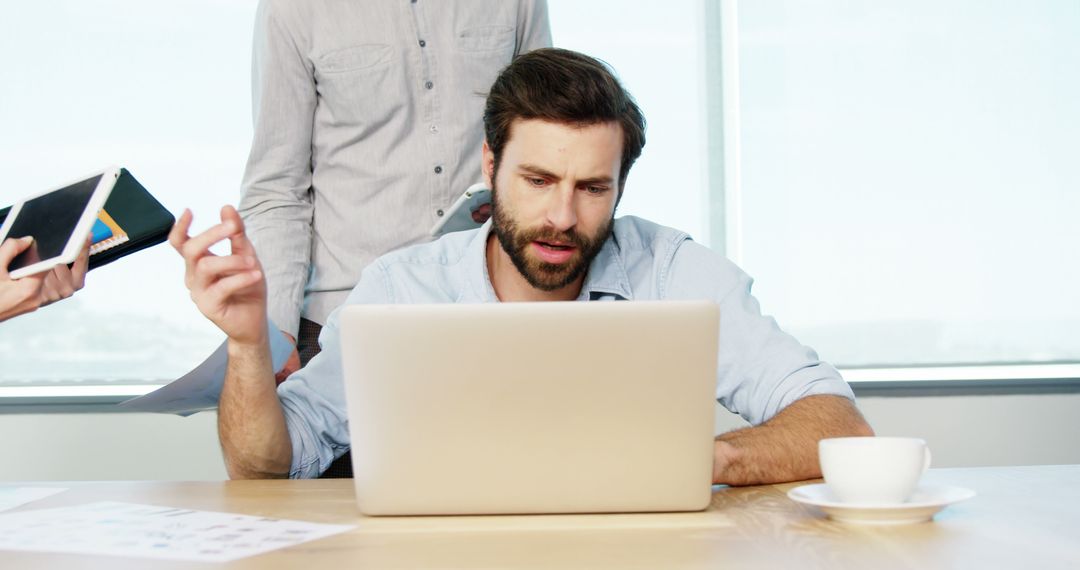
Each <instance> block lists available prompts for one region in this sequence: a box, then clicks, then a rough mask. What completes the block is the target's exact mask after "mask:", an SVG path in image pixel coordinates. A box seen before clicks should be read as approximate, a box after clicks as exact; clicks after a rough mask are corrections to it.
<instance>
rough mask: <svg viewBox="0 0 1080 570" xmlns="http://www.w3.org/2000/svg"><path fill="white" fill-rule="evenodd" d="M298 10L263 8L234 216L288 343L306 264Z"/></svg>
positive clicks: (307, 120) (309, 82)
mask: <svg viewBox="0 0 1080 570" xmlns="http://www.w3.org/2000/svg"><path fill="white" fill-rule="evenodd" d="M300 4H303V3H299V2H292V3H287V2H280V1H277V0H263V1H262V2H260V4H259V8H258V11H257V15H256V23H255V42H254V47H253V55H252V111H253V119H254V135H253V138H252V143H251V152H250V154H249V156H248V163H247V168H246V170H245V172H244V179H243V183H242V187H241V198H240V207H239V211H240V215H241V217H243V219H244V223H245V226H246V230H247V234H248V236H249V237H250V238H251V240H252V242H253V243H254V244H255V250H256V251H257V252H258V255H259V260H260V262H261V263H262V266H263V270H264V271H265V274H266V280H267V286H268V288H269V296H268V300H269V302H268V312H269V314H270V318H271V319H272V320H273V321H274V322H275V323H276V324H277V325H278V326H279V327H281V329H282V330H283V331H285V332H287V333H289V334H291V335H293V337H295V336H296V335H297V331H298V329H299V326H300V309H301V304H302V302H303V297H304V287H305V285H306V284H307V278H308V272H309V270H310V263H311V254H310V252H311V239H312V230H311V222H312V203H311V135H312V128H313V124H314V115H315V104H316V93H315V81H314V70H313V68H312V66H311V63H310V61H309V59H308V58H307V57H306V56H305V55H304V53H305V52H304V48H303V42H301V41H300V40H299V39H298V38H299V36H298V34H297V33H295V30H297V29H301V27H302V26H303V22H302V21H301V20H302V19H303V18H304V16H303V15H302V14H301V13H300V12H298V11H297V10H299V8H298V7H297V6H298V5H300Z"/></svg>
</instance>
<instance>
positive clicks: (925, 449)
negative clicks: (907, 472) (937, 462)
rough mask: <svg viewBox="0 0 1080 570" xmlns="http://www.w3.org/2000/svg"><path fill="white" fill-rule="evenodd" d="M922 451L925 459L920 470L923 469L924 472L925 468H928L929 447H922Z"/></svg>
mask: <svg viewBox="0 0 1080 570" xmlns="http://www.w3.org/2000/svg"><path fill="white" fill-rule="evenodd" d="M923 452H924V456H925V459H924V460H923V467H922V470H923V473H926V470H927V469H929V468H930V448H929V447H924V448H923Z"/></svg>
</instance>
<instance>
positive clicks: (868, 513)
mask: <svg viewBox="0 0 1080 570" xmlns="http://www.w3.org/2000/svg"><path fill="white" fill-rule="evenodd" d="M974 496H975V491H972V490H971V489H965V488H963V487H946V486H929V485H926V486H922V485H920V486H919V488H918V489H916V490H915V493H914V494H912V495H911V499H909V500H908V501H907V502H906V503H896V504H889V505H881V504H877V505H875V504H849V503H841V502H840V501H839V500H837V499H836V497H834V496H833V494H832V491H830V490H829V487H828V485H825V484H823V483H820V484H817V485H803V486H802V487H796V488H794V489H792V490H790V491H788V497H789V498H790V499H791V500H792V501H795V502H796V503H802V504H804V505H813V506H815V507H818V508H819V509H821V510H822V511H824V512H825V514H826V515H828V516H829V518H831V519H833V520H837V521H841V522H846V523H856V524H880V525H885V524H910V523H919V522H925V521H928V520H930V519H932V518H934V515H935V514H937V512H938V511H940V510H941V509H944V508H945V507H947V506H949V505H951V504H953V503H959V502H960V501H965V500H967V499H970V498H972V497H974Z"/></svg>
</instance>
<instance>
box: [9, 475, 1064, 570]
mask: <svg viewBox="0 0 1080 570" xmlns="http://www.w3.org/2000/svg"><path fill="white" fill-rule="evenodd" d="M925 481H926V482H928V483H934V484H944V485H958V486H963V487H968V488H971V489H974V490H975V491H976V492H977V493H978V495H977V496H976V497H975V498H973V499H970V500H968V501H966V502H963V503H960V504H957V505H953V506H951V507H949V508H948V509H946V510H945V511H943V512H941V513H939V514H938V515H937V518H936V519H935V521H934V522H929V523H922V524H914V525H904V526H888V527H882V526H876V527H875V526H855V525H848V524H842V523H837V522H833V521H830V520H827V519H825V518H824V517H823V516H822V515H821V513H819V512H817V511H816V510H814V509H812V508H809V507H804V506H801V505H799V504H796V503H794V502H792V501H791V500H789V499H788V498H787V496H786V493H787V491H788V490H789V489H791V488H793V487H796V486H798V485H800V484H801V483H791V484H783V485H765V486H760V487H745V488H721V489H718V490H716V491H715V492H714V494H713V501H712V505H711V507H710V508H709V509H708V510H707V511H705V512H702V513H688V514H641V515H548V516H500V517H411V518H365V517H362V516H360V515H359V514H358V513H357V511H356V508H355V503H354V500H353V490H352V482H351V481H349V480H317V481H233V482H190V483H184V482H94V483H70V484H66V483H65V484H62V485H63V486H70V487H71V489H70V490H69V491H67V492H64V493H61V494H59V495H55V496H53V497H50V498H48V499H45V500H41V501H38V502H35V503H31V504H29V505H26V506H24V507H22V508H21V509H20V510H22V509H36V508H47V507H57V506H63V505H72V504H82V503H89V502H93V501H102V500H111V501H126V502H133V503H147V504H155V505H168V506H175V507H184V508H191V509H201V510H210V511H225V512H236V513H243V514H250V515H259V516H269V517H278V518H292V519H300V520H306V521H311V522H322V523H339V524H353V525H356V526H357V528H356V529H354V530H353V531H351V532H348V533H345V534H341V535H337V536H332V537H329V538H325V539H322V540H318V541H315V542H311V543H307V544H303V545H299V546H296V547H293V548H289V549H286V550H280V551H277V552H271V553H268V554H264V555H261V556H256V557H252V558H247V559H243V560H239V561H236V562H233V563H231V564H228V565H227V566H229V567H235V568H259V569H273V568H307V569H310V570H323V569H327V570H330V569H336V568H346V567H347V568H618V569H627V568H664V569H668V568H709V569H720V568H747V569H753V570H762V569H766V568H875V569H891V568H1032V569H1035V568H1038V569H1040V570H1042V569H1047V568H1080V465H1068V466H1038V467H1001V468H977V469H932V470H930V472H928V473H927V475H926V478H925ZM432 484H433V485H437V484H438V481H432ZM48 485H53V486H56V485H58V484H57V483H48ZM447 492H452V490H447ZM150 566H152V567H154V568H166V569H167V568H189V567H219V566H220V565H209V564H194V563H185V562H163V561H150V560H147V559H139V558H119V557H98V556H77V555H59V554H44V553H27V552H10V551H8V552H0V567H3V568H4V569H5V570H7V569H14V568H52V567H55V568H65V569H69V568H70V569H77V568H107V569H109V570H119V569H128V568H147V567H150Z"/></svg>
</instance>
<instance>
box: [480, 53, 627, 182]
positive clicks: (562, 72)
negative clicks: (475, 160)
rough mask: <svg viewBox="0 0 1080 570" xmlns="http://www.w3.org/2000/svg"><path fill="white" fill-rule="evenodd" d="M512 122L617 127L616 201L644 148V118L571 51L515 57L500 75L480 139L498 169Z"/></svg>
mask: <svg viewBox="0 0 1080 570" xmlns="http://www.w3.org/2000/svg"><path fill="white" fill-rule="evenodd" d="M515 119H543V120H545V121H552V122H557V123H564V124H569V125H574V126H588V125H595V124H598V123H607V122H612V121H614V122H617V123H619V125H620V126H621V127H622V132H623V149H622V162H621V164H620V168H619V195H620V197H621V195H622V190H623V186H624V185H625V184H626V176H627V174H629V172H630V167H631V166H633V164H634V161H635V160H637V158H638V157H639V156H641V149H642V148H643V147H644V146H645V117H644V116H643V115H642V114H641V109H639V108H638V106H637V103H635V102H634V98H633V97H631V96H630V93H628V92H627V91H626V89H623V86H622V84H620V83H619V80H618V78H616V77H615V74H614V73H613V72H612V71H611V70H610V69H609V68H608V66H607V65H606V64H604V63H603V62H601V61H600V60H598V59H594V58H591V57H589V56H587V55H584V54H580V53H577V52H575V51H570V50H565V49H558V48H545V49H538V50H535V51H531V52H528V53H526V54H523V55H520V56H518V57H516V58H514V60H513V61H512V62H510V65H508V66H506V68H505V69H503V70H502V72H501V73H499V77H497V78H496V79H495V83H494V85H492V86H491V91H490V92H489V93H488V97H487V105H486V106H485V107H484V135H485V136H486V137H487V143H488V147H489V148H491V151H492V152H493V153H494V155H495V169H496V170H498V168H499V160H500V159H501V158H502V151H503V148H504V147H505V146H506V143H507V141H508V140H509V138H510V125H511V124H512V123H513V122H514V120H515Z"/></svg>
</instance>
